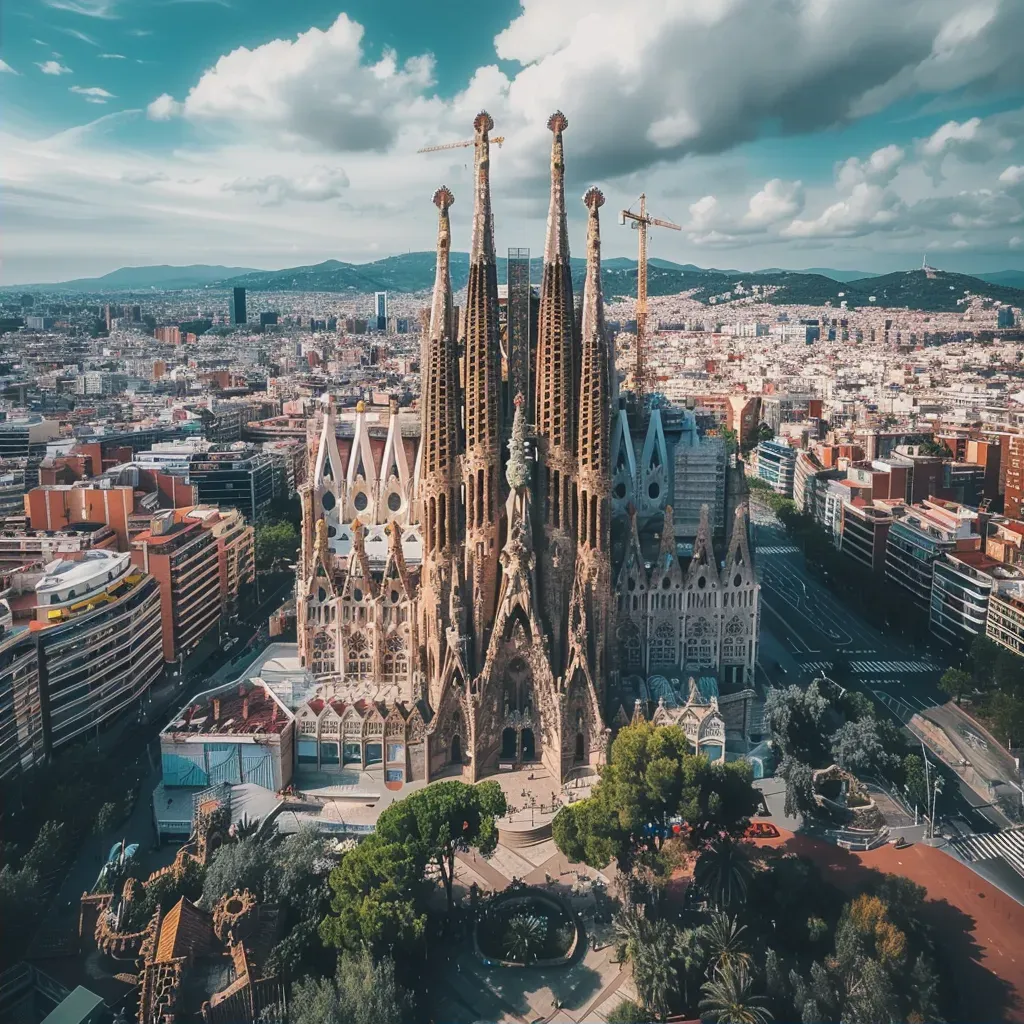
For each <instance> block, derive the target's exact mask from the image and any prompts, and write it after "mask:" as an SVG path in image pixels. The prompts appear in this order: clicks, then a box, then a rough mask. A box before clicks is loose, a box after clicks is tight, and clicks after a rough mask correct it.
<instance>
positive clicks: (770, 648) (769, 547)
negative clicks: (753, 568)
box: [751, 497, 1010, 832]
mask: <svg viewBox="0 0 1024 1024" xmlns="http://www.w3.org/2000/svg"><path fill="white" fill-rule="evenodd" d="M751 529H752V534H753V540H754V549H755V552H756V564H757V575H758V579H759V580H760V583H761V612H762V614H761V644H760V655H759V659H758V660H759V668H760V669H761V676H760V678H761V680H762V681H764V682H767V683H768V684H769V685H773V686H786V685H788V684H790V683H799V684H801V685H807V684H809V683H810V682H811V680H813V679H814V678H815V677H816V676H819V675H821V674H825V675H827V674H828V673H829V671H830V669H831V668H832V666H833V664H834V663H835V661H836V660H837V659H842V660H843V662H845V664H846V666H847V667H848V669H849V675H850V677H851V678H852V680H853V681H854V684H855V685H856V686H857V688H858V689H862V690H864V691H865V692H868V693H870V694H871V695H873V696H874V698H875V699H876V700H877V701H878V702H879V703H880V704H881V705H883V706H884V707H886V708H887V709H888V710H889V711H890V712H891V713H892V714H893V716H894V717H895V718H897V719H898V720H899V721H900V722H902V723H904V724H905V723H906V722H907V721H908V720H909V718H910V717H911V715H913V714H914V713H915V712H919V711H923V710H927V709H929V708H934V707H937V706H940V705H942V704H945V703H946V700H947V697H946V696H945V695H944V694H943V693H942V692H941V691H940V690H939V688H938V685H937V683H938V679H939V676H940V675H941V674H942V672H943V671H944V669H945V667H946V666H945V665H944V664H943V663H941V662H940V661H939V660H937V659H935V658H934V657H932V656H931V655H930V653H929V652H927V651H923V652H922V651H920V650H917V651H915V650H914V648H913V647H912V645H911V644H909V643H907V642H906V641H904V640H903V638H902V637H901V636H900V635H898V634H896V635H889V634H883V633H881V632H879V630H877V629H875V628H874V627H873V626H871V625H870V624H868V623H867V622H865V621H864V620H863V619H862V618H861V617H860V616H859V615H858V614H857V613H856V612H855V611H853V610H852V609H850V608H848V607H847V606H846V605H844V604H843V603H842V602H841V601H840V600H839V599H838V598H837V597H836V596H835V595H834V594H832V592H831V591H830V590H829V589H828V587H826V586H825V585H824V584H822V583H821V582H820V581H819V580H817V579H815V578H814V577H813V576H812V575H811V574H810V573H808V572H807V569H806V568H805V566H804V559H803V554H802V553H801V551H800V548H799V547H797V546H796V545H795V544H793V542H792V540H791V539H790V537H789V535H788V534H787V533H786V531H785V529H784V528H783V526H782V524H781V523H780V522H779V521H778V519H777V518H776V517H775V514H774V513H773V512H772V511H771V510H770V509H769V508H767V507H766V506H764V505H762V504H761V503H760V502H758V501H757V500H756V497H755V498H753V499H752V500H751ZM931 760H932V761H933V763H934V762H935V761H936V760H937V759H936V758H935V756H934V755H932V758H931ZM942 770H943V772H944V774H945V775H946V776H947V782H948V783H949V784H950V785H949V786H948V787H947V789H948V791H949V792H950V793H956V794H957V796H955V797H953V798H952V799H951V801H950V802H949V803H948V804H947V817H948V818H949V819H952V822H953V824H954V826H955V823H957V822H961V823H963V824H962V825H961V826H960V828H962V829H964V830H966V831H968V832H970V831H992V830H994V829H1001V828H1005V827H1006V826H1007V825H1008V824H1010V822H1009V821H1008V820H1007V819H1006V818H1005V817H1004V816H1003V815H1002V814H1001V813H1000V812H999V811H998V810H997V809H996V808H994V807H992V806H991V805H990V804H989V803H988V802H987V801H985V800H984V799H982V798H981V797H980V796H979V795H978V794H977V793H975V792H974V791H973V790H972V789H971V788H970V787H969V786H967V785H966V784H965V783H963V782H962V781H961V780H960V779H959V778H958V777H957V776H956V775H955V773H954V772H953V771H952V770H951V769H946V768H945V766H943V768H942ZM954 783H955V785H953V784H954ZM952 830H953V831H956V830H957V828H956V827H953V828H952Z"/></svg>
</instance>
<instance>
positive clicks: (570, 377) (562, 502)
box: [534, 111, 577, 670]
mask: <svg viewBox="0 0 1024 1024" xmlns="http://www.w3.org/2000/svg"><path fill="white" fill-rule="evenodd" d="M568 124H569V122H568V120H567V119H566V117H565V115H564V114H563V113H561V111H556V112H555V113H554V114H552V115H551V117H549V118H548V128H549V130H550V131H551V201H550V204H549V206H548V228H547V237H546V239H545V244H544V270H543V275H542V278H541V287H540V311H539V319H538V326H537V372H536V374H535V378H534V379H535V381H536V385H535V388H536V390H535V392H534V410H535V418H536V421H537V446H538V457H539V461H540V464H541V466H542V467H543V470H542V474H541V481H540V488H539V490H540V498H541V516H540V522H541V528H542V531H543V536H542V543H541V545H540V559H539V571H540V577H541V595H542V602H543V605H544V618H545V620H546V625H547V628H548V630H549V631H550V635H551V651H552V659H553V661H554V663H555V665H556V670H557V669H560V668H561V667H562V666H563V665H564V664H565V650H564V640H565V629H566V619H567V614H568V609H567V606H566V602H565V596H566V594H567V592H568V590H569V586H570V583H571V581H572V577H573V566H574V562H575V552H574V547H573V543H574V534H575V529H576V526H575V519H576V516H575V514H574V508H573V505H574V501H575V498H576V493H575V472H576V459H575V450H574V449H575V446H576V416H575V405H576V402H575V398H576V383H577V382H576V370H577V359H576V348H577V345H576V322H575V312H574V309H573V296H572V274H571V269H570V264H569V233H568V230H567V226H566V213H565V159H564V155H563V152H562V133H563V132H564V131H565V129H566V128H567V127H568Z"/></svg>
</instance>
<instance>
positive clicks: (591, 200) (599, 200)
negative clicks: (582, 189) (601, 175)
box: [583, 185, 604, 211]
mask: <svg viewBox="0 0 1024 1024" xmlns="http://www.w3.org/2000/svg"><path fill="white" fill-rule="evenodd" d="M583 202H584V203H585V204H586V206H587V209H588V210H591V211H593V210H599V209H600V208H601V207H602V206H604V193H603V192H602V191H601V190H600V189H599V188H598V187H597V186H596V185H591V186H590V188H588V189H587V191H586V193H585V194H584V196H583Z"/></svg>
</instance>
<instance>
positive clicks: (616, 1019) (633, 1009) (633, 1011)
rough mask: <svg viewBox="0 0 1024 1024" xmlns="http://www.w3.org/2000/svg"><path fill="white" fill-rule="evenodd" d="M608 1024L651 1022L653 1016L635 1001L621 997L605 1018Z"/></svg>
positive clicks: (645, 1023) (642, 1023)
mask: <svg viewBox="0 0 1024 1024" xmlns="http://www.w3.org/2000/svg"><path fill="white" fill-rule="evenodd" d="M605 1020H607V1021H608V1024H652V1022H653V1020H654V1018H653V1017H652V1016H651V1015H650V1014H649V1013H648V1012H647V1011H646V1010H644V1009H643V1008H642V1007H640V1006H637V1005H636V1003H631V1002H630V1001H629V1000H628V999H623V1000H622V1002H621V1003H619V1005H618V1006H616V1007H615V1008H614V1009H613V1010H612V1011H611V1013H609V1014H608V1016H607V1017H606V1018H605Z"/></svg>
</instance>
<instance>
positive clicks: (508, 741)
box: [501, 729, 517, 761]
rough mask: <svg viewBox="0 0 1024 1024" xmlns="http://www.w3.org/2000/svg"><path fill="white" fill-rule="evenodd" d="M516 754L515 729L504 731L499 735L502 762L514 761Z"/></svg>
mask: <svg viewBox="0 0 1024 1024" xmlns="http://www.w3.org/2000/svg"><path fill="white" fill-rule="evenodd" d="M516 753H517V752H516V731H515V729H505V730H504V731H503V732H502V734H501V757H502V760H504V761H514V760H515V758H516Z"/></svg>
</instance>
